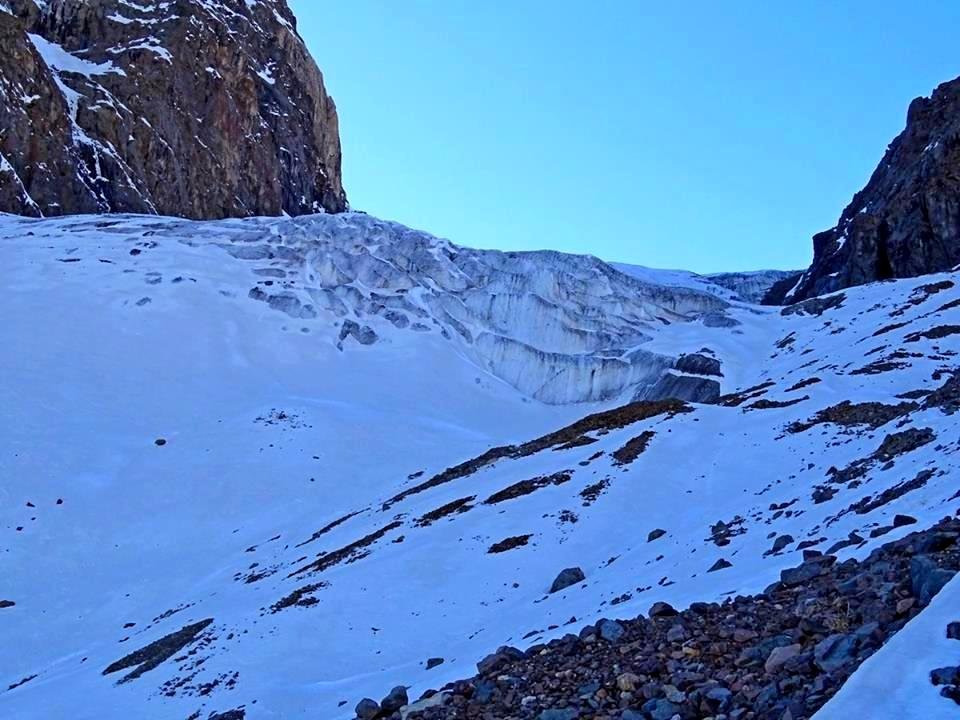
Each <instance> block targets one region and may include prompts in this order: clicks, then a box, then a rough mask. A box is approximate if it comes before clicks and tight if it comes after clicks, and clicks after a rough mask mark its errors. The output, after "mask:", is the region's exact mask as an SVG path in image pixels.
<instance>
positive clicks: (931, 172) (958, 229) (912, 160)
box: [786, 78, 960, 302]
mask: <svg viewBox="0 0 960 720" xmlns="http://www.w3.org/2000/svg"><path fill="white" fill-rule="evenodd" d="M813 248H814V259H813V264H812V265H811V266H810V268H809V269H808V270H807V271H806V272H805V273H804V274H803V276H802V277H801V278H800V280H799V281H798V283H797V284H796V286H795V287H794V288H793V289H792V291H791V292H789V293H787V295H786V301H787V302H796V301H798V300H804V299H806V298H810V297H814V296H816V295H822V294H824V293H829V292H833V291H835V290H840V289H842V288H845V287H849V286H851V285H862V284H864V283H868V282H873V281H875V280H886V279H890V278H903V277H914V276H917V275H924V274H926V273H932V272H940V271H944V270H949V269H951V268H953V267H955V266H956V265H958V264H960V78H957V79H955V80H951V81H950V82H946V83H943V84H942V85H940V86H939V87H938V88H937V89H936V90H934V92H933V94H932V95H931V96H930V97H929V98H923V97H921V98H917V99H916V100H914V101H913V102H912V103H911V104H910V109H909V110H908V111H907V125H906V128H905V129H904V131H903V132H902V133H900V135H898V136H897V137H896V138H895V139H894V141H893V142H892V143H890V147H889V148H887V152H886V154H885V155H884V157H883V160H882V161H881V162H880V165H879V166H878V167H877V169H876V170H875V171H874V172H873V175H872V177H871V178H870V181H869V182H868V183H867V185H866V187H864V188H863V189H862V190H861V191H860V192H858V193H857V194H856V195H854V197H853V200H852V201H851V202H850V204H849V205H848V206H847V208H846V209H845V210H844V211H843V214H842V215H841V216H840V221H839V222H838V223H837V225H836V227H834V228H832V229H830V230H827V231H825V232H822V233H819V234H817V235H815V236H814V238H813Z"/></svg>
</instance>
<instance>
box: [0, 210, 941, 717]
mask: <svg viewBox="0 0 960 720" xmlns="http://www.w3.org/2000/svg"><path fill="white" fill-rule="evenodd" d="M0 260H2V263H3V267H4V275H5V280H4V283H3V289H2V293H3V294H2V297H3V309H4V318H5V319H4V322H3V324H2V325H0V347H2V348H4V349H3V351H2V359H0V371H2V379H0V418H2V425H3V432H2V434H0V476H2V477H3V478H4V482H3V484H2V486H0V533H2V535H0V571H2V576H3V577H4V581H3V583H2V584H0V601H2V600H6V601H8V602H10V603H12V604H11V605H9V606H8V607H2V608H0V627H2V628H3V635H4V638H5V639H6V642H7V643H8V645H9V646H10V647H13V648H16V651H15V652H8V653H5V654H3V655H2V656H0V715H2V716H3V717H12V718H17V719H18V720H19V719H20V718H23V719H24V720H41V719H42V720H47V719H49V718H67V717H71V718H128V717H138V718H157V719H160V718H171V717H174V718H178V717H183V718H186V717H203V718H206V717H207V716H208V714H209V713H211V712H214V711H225V710H229V709H232V708H237V707H244V708H245V710H246V713H247V717H249V718H253V719H256V718H301V717H302V718H313V717H321V718H349V717H353V706H354V704H355V703H356V701H357V700H358V699H359V698H361V697H364V696H371V697H381V696H382V695H383V694H384V693H385V692H386V691H387V690H389V688H390V687H392V686H394V685H406V686H409V688H410V695H411V697H418V696H419V694H420V693H421V692H423V691H424V690H426V689H428V688H434V689H436V688H439V687H440V686H442V685H443V684H444V683H446V682H448V681H451V680H454V679H458V678H463V677H466V676H469V675H471V674H473V672H474V668H475V664H476V662H477V661H478V660H480V659H481V658H482V657H483V656H485V655H486V654H488V653H490V652H492V651H493V650H494V649H495V648H497V647H498V646H500V645H504V644H512V645H518V646H521V647H524V646H526V645H530V644H533V643H536V642H542V641H544V640H547V639H550V638H553V637H558V636H560V635H562V634H564V633H566V632H568V631H570V630H571V628H572V629H573V631H574V632H576V629H577V628H579V627H580V626H581V625H583V624H585V623H589V622H595V621H596V620H597V619H598V618H600V617H630V616H634V615H638V614H641V613H644V612H646V611H647V609H648V608H649V607H650V606H651V605H652V604H653V603H654V602H655V601H667V602H670V603H673V604H674V605H676V606H677V607H682V606H685V605H687V604H689V603H691V602H694V601H715V600H716V601H719V600H722V599H724V598H725V597H729V596H732V595H737V594H747V593H754V592H759V591H762V590H763V589H764V587H766V586H767V585H769V584H770V583H771V582H773V581H775V580H776V579H777V578H778V577H779V575H780V572H781V570H783V569H784V568H786V567H792V566H794V565H797V564H798V563H799V562H800V561H801V550H802V549H803V547H804V546H806V547H814V548H816V549H819V550H825V551H826V550H828V549H833V551H834V552H835V553H836V554H837V555H838V556H839V557H840V558H841V559H843V558H846V557H863V556H865V555H866V554H868V553H869V552H871V551H872V550H873V549H875V548H876V547H877V546H878V545H879V544H882V543H884V542H887V541H889V540H892V539H896V538H897V537H900V536H902V535H904V534H906V533H907V532H909V531H910V530H911V529H916V528H917V527H926V526H929V525H932V524H933V523H934V522H935V521H937V520H938V519H940V518H942V517H944V516H947V515H953V514H954V513H955V512H956V510H957V505H958V502H957V488H958V481H957V478H958V477H960V469H958V465H960V454H958V450H960V445H958V443H960V438H958V437H957V432H956V428H957V424H956V417H957V416H956V415H955V414H954V413H955V411H956V410H957V409H958V408H960V405H958V404H960V387H958V385H960V378H958V377H957V376H956V375H955V373H956V371H957V369H958V366H957V360H956V355H957V352H958V351H960V286H958V285H957V284H956V281H957V279H956V277H955V275H956V273H953V274H951V273H945V274H940V275H932V276H926V277H922V278H916V279H913V280H901V281H897V282H892V283H877V284H873V285H867V286H863V287H858V288H852V289H848V290H846V291H843V292H841V293H836V294H834V295H830V296H827V297H825V298H818V299H815V300H812V301H808V302H807V303H804V304H801V305H797V306H792V307H791V308H787V309H783V308H772V307H760V306H755V305H751V304H747V303H743V302H740V301H738V300H736V299H735V297H734V295H731V294H730V292H729V288H725V289H724V291H719V290H718V291H715V292H711V290H710V286H711V284H710V283H707V282H705V283H703V287H702V288H700V287H697V285H698V283H699V281H695V282H684V283H683V286H680V285H678V284H675V283H676V282H677V281H676V280H675V278H676V273H663V274H660V275H658V274H657V271H648V270H645V269H644V273H643V275H642V277H639V278H638V273H637V272H633V273H630V274H627V273H626V272H621V271H619V270H618V269H616V267H613V266H610V265H607V264H605V263H603V262H601V261H599V260H596V259H594V258H590V257H585V256H570V255H562V254H559V253H549V252H542V253H499V252H493V251H478V250H469V249H465V248H460V247H458V246H456V245H453V244H452V243H449V242H447V241H444V240H439V239H436V238H433V237H432V236H429V235H426V234H424V233H419V232H416V231H412V230H409V229H407V228H403V227H402V226H399V225H396V224H393V223H386V222H383V221H379V220H376V219H375V218H371V217H369V216H366V215H362V214H344V215H337V216H325V215H321V216H307V217H301V218H295V219H280V218H270V219H266V218H251V219H246V220H228V221H217V222H194V221H184V220H177V219H169V218H156V217H152V218H151V217H144V216H123V215H120V216H109V217H106V216H87V217H68V218H60V219H50V220H32V219H25V218H15V217H12V216H2V218H0ZM691 358H692V359H691ZM665 377H670V378H672V380H670V381H669V386H671V387H677V386H678V384H683V383H685V382H686V381H680V380H677V378H689V384H685V385H684V387H685V388H686V389H690V388H695V389H697V392H700V391H702V389H703V388H704V387H706V386H707V385H706V383H709V382H713V383H716V384H717V388H716V390H717V393H716V394H720V395H721V397H719V398H718V399H717V398H711V399H712V400H717V401H716V402H711V403H710V404H698V403H694V402H685V401H683V400H665V399H662V398H663V397H666V396H667V395H670V394H672V393H665V392H661V391H663V390H664V388H665V387H667V386H666V385H665V384H664V378H665ZM691 397H692V396H691ZM635 398H641V399H644V401H643V402H641V403H640V404H633V405H627V406H626V408H625V409H620V410H617V409H616V408H620V407H622V406H624V404H625V403H629V402H630V401H632V400H634V399H635ZM697 399H700V397H699V396H698V397H697ZM851 403H852V404H851ZM584 418H586V419H584ZM556 431H560V432H556ZM491 448H494V450H492V451H491ZM896 515H903V516H910V517H912V518H913V519H915V520H916V521H917V522H916V524H915V526H911V525H901V526H898V527H894V517H895V516H896ZM653 531H663V532H662V533H657V532H653ZM651 532H653V535H655V536H656V537H654V538H653V539H649V538H650V537H651ZM787 536H789V540H782V538H785V537H787ZM838 545H839V546H838ZM774 547H777V550H776V551H775V552H774V551H773V548H774ZM572 566H577V567H580V568H582V570H583V572H584V574H585V576H586V577H585V580H584V581H583V582H580V583H577V584H575V585H572V586H570V587H568V588H566V589H564V590H562V591H559V592H555V593H549V592H548V590H549V589H550V586H551V582H552V581H553V580H554V578H555V577H556V576H557V574H558V573H559V572H560V571H561V570H562V569H564V568H566V567H572ZM954 584H955V582H954ZM572 618H575V620H571V619H572ZM161 639H163V640H164V642H162V643H160V644H159V646H158V645H156V644H155V645H151V643H154V642H155V641H158V640H161ZM143 648H149V651H147V652H145V653H141V654H139V655H137V654H135V651H138V650H140V649H143ZM167 650H169V651H170V652H169V653H167V652H166V651H167ZM131 653H134V655H133V657H129V658H128V657H127V656H128V655H130V654H131ZM878 657H879V656H878ZM125 658H126V660H124V659H125ZM429 658H442V659H443V662H442V663H430V665H431V667H429V668H428V667H427V666H428V663H427V660H428V659H429ZM122 660H123V662H119V663H118V661H122ZM107 670H110V672H106V671H107ZM8 687H9V688H10V689H8V690H6V691H4V689H5V688H8ZM938 700H939V698H938ZM943 702H944V703H946V702H947V701H946V700H943ZM193 713H200V714H198V715H194V714H193Z"/></svg>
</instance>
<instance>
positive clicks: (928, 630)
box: [816, 577, 960, 720]
mask: <svg viewBox="0 0 960 720" xmlns="http://www.w3.org/2000/svg"><path fill="white" fill-rule="evenodd" d="M958 612H960V578H956V577H955V578H954V579H953V580H951V581H950V583H949V584H947V586H946V587H945V588H943V590H941V591H940V593H939V594H938V595H937V596H936V597H935V598H934V599H933V602H932V603H931V604H930V607H928V608H927V609H926V610H924V612H923V613H922V614H921V615H919V616H918V617H916V618H914V619H913V620H912V621H911V622H910V624H909V625H908V626H907V627H905V628H904V629H903V630H902V631H900V633H899V634H897V635H896V636H895V637H894V638H893V639H892V640H890V642H889V643H887V645H886V646H885V647H883V648H882V649H881V650H880V651H879V652H878V653H877V654H876V655H874V656H873V657H872V658H870V659H868V660H867V661H866V662H865V663H864V664H863V665H862V666H861V667H860V669H859V670H858V671H857V673H856V674H855V675H854V676H853V677H852V678H851V679H850V681H849V682H848V683H847V684H846V685H844V687H843V688H842V689H841V690H840V692H839V693H837V695H836V696H834V698H833V699H832V700H831V701H830V702H829V703H828V704H827V705H826V706H824V707H823V708H822V709H821V710H820V712H819V713H817V715H816V718H817V720H849V718H851V717H859V716H860V714H861V713H862V712H863V708H865V707H870V708H871V712H872V713H874V717H884V718H897V720H930V718H938V717H943V718H948V717H952V716H955V715H956V714H957V709H956V706H955V705H954V704H953V703H952V702H951V701H950V700H948V699H947V698H944V697H941V696H940V693H939V692H938V690H939V688H936V687H934V686H933V685H932V684H931V682H930V671H931V670H933V669H934V668H938V667H945V666H956V664H957V661H958V657H960V652H958V651H960V641H958V640H955V639H950V638H948V637H947V632H946V631H947V626H948V625H949V624H950V623H952V622H956V621H957V617H958Z"/></svg>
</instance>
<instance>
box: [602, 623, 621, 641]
mask: <svg viewBox="0 0 960 720" xmlns="http://www.w3.org/2000/svg"><path fill="white" fill-rule="evenodd" d="M597 631H598V632H599V633H600V637H602V638H603V639H604V640H606V641H607V642H616V641H617V640H619V639H620V638H622V637H623V634H624V633H625V632H626V630H624V628H623V625H621V624H620V623H618V622H617V621H616V620H601V621H600V622H598V623H597Z"/></svg>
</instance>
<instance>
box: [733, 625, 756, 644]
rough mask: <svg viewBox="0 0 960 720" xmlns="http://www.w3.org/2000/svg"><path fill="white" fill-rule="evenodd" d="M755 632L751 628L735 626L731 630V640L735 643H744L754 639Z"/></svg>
mask: <svg viewBox="0 0 960 720" xmlns="http://www.w3.org/2000/svg"><path fill="white" fill-rule="evenodd" d="M756 637H757V633H755V632H754V631H753V630H748V629H746V628H737V629H736V630H734V631H733V641H734V642H735V643H745V642H750V641H751V640H755V639H756Z"/></svg>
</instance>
